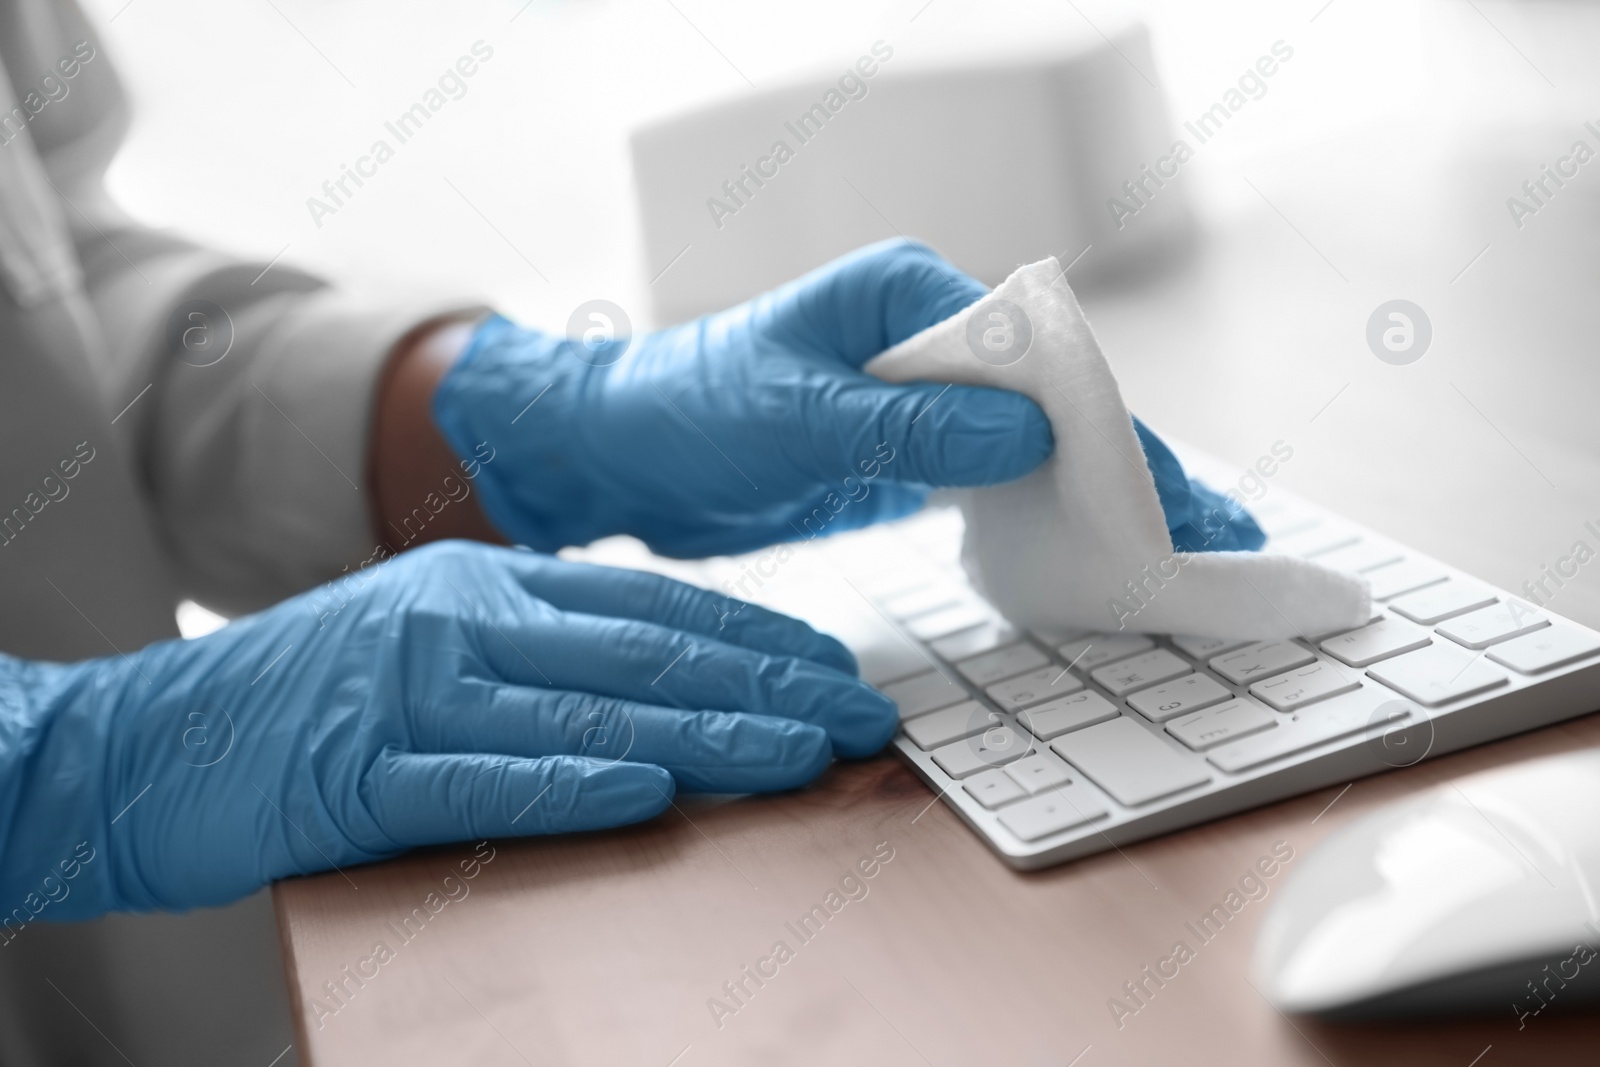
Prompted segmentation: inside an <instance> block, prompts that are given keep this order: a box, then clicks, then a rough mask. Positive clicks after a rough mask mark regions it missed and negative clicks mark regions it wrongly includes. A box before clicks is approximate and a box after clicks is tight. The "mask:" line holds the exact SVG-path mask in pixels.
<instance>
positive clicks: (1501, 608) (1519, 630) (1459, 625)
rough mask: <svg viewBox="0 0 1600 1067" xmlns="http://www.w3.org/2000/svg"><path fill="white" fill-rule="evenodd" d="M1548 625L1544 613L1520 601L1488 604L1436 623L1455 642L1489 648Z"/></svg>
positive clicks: (1441, 631) (1440, 630)
mask: <svg viewBox="0 0 1600 1067" xmlns="http://www.w3.org/2000/svg"><path fill="white" fill-rule="evenodd" d="M1549 625H1550V619H1549V617H1548V616H1547V615H1545V613H1544V612H1542V611H1538V610H1536V609H1534V608H1532V607H1529V606H1528V605H1527V604H1524V603H1523V602H1522V601H1520V600H1507V601H1502V602H1501V603H1499V604H1491V605H1490V606H1489V607H1486V608H1479V609H1478V610H1477V611H1469V612H1467V613H1466V614H1465V615H1457V616H1456V617H1455V618H1453V619H1451V620H1449V621H1448V622H1442V623H1440V624H1439V632H1440V633H1441V634H1443V635H1444V636H1446V637H1448V638H1449V639H1450V640H1452V641H1454V642H1456V644H1458V645H1466V646H1467V647H1468V648H1488V647H1489V646H1490V645H1494V644H1498V643H1500V642H1501V641H1509V640H1510V639H1511V638H1513V637H1521V636H1522V635H1523V634H1530V633H1532V632H1533V631H1535V630H1542V629H1544V628H1545V627H1546V626H1549Z"/></svg>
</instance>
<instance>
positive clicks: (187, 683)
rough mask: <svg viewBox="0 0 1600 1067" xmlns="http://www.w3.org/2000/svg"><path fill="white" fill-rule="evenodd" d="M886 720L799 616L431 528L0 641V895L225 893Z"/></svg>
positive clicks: (736, 779) (589, 807)
mask: <svg viewBox="0 0 1600 1067" xmlns="http://www.w3.org/2000/svg"><path fill="white" fill-rule="evenodd" d="M896 722H897V717H896V714H895V710H894V705H893V704H892V703H891V702H890V701H889V699H888V698H887V697H885V696H883V695H882V694H880V693H878V692H876V691H874V690H872V689H870V688H868V687H867V686H866V685H865V684H863V683H862V682H860V681H859V680H857V679H856V677H855V661H854V659H853V658H852V657H851V655H850V653H849V652H848V651H846V650H845V648H844V647H843V646H842V645H840V644H839V643H838V642H837V641H835V640H834V639H833V638H831V637H825V636H823V635H821V634H819V633H817V632H816V631H814V630H812V629H811V628H810V627H809V626H807V625H805V624H804V623H802V622H798V621H796V620H794V619H789V618H786V617H784V616H781V615H777V614H775V613H773V612H769V611H765V610H763V609H761V608H759V607H755V606H754V605H748V604H742V603H740V602H739V601H731V600H728V599H726V598H724V597H721V596H717V595H715V594H712V593H708V592H706V591H705V590H702V589H695V588H692V587H689V586H686V585H682V584H680V583H677V582H672V581H668V580H666V579H664V578H660V577H658V576H656V575H653V574H645V573H642V572H637V571H625V570H614V569H611V568H606V567H592V566H587V565H583V564H576V563H569V562H565V561H562V560H559V559H553V558H551V557H548V556H541V555H538V554H536V553H533V552H527V551H523V550H517V549H509V548H496V547H491V546H488V545H479V544H470V543H467V542H462V541H445V542H440V543H439V544H436V545H429V546H427V547H424V548H419V549H416V550H415V551H412V552H407V553H405V554H404V555H402V556H400V557H398V558H396V559H393V560H391V561H389V562H385V563H383V564H381V565H378V566H376V567H367V568H364V569H363V570H361V571H359V572H357V573H355V574H352V575H349V576H347V577H345V578H344V579H342V580H341V581H340V582H339V583H338V584H337V585H334V586H330V587H326V588H323V589H316V590H312V591H311V592H309V593H306V594H303V595H301V596H298V597H295V598H293V599H290V600H286V601H284V602H283V603H281V604H279V605H277V606H276V607H273V608H271V609H269V610H267V611H264V612H262V613H260V614H258V615H253V616H250V617H249V618H245V619H240V620H237V621H235V622H233V623H232V624H230V625H228V626H227V627H224V628H223V629H222V630H219V631H217V632H216V633H213V634H209V635H207V636H205V637H201V638H196V639H195V640H192V641H165V642H160V643H157V644H154V645H151V646H149V647H148V648H143V649H140V650H138V651H136V652H131V653H129V654H128V655H125V656H113V657H108V658H105V659H99V660H89V661H87V662H84V663H70V664H57V663H30V662H24V661H20V660H15V659H12V658H11V657H9V656H0V901H3V902H4V904H3V906H4V907H6V908H10V907H12V906H13V905H16V906H19V907H23V908H25V909H26V912H25V913H24V914H27V913H32V914H36V915H39V916H40V918H41V919H46V920H50V919H54V920H67V919H81V918H87V917H90V916H93V915H97V914H99V913H101V912H104V911H110V910H130V909H131V910H142V909H148V908H187V907H195V906H198V905H208V904H220V903H224V902H226V901H229V900H232V899H234V898H236V897H239V896H242V895H243V894H245V893H248V892H250V891H251V890H253V889H255V888H257V887H258V886H261V885H264V884H266V883H267V882H269V881H272V880H273V879H276V878H283V877H286V876H288V875H292V874H303V873H306V872H310V871H319V870H326V869H328V868H331V867H338V868H347V867H349V866H351V865H353V864H358V863H365V862H368V861H371V860H375V859H379V858H382V857H385V856H391V855H394V854H395V853H397V852H401V851H403V850H405V849H407V848H411V847H413V846H417V845H425V844H434V843H439V842H446V841H458V840H476V839H478V838H483V837H509V836H511V835H515V834H540V833H559V832H565V831H571V830H585V829H593V828H597V827H605V826H617V825H621V824H623V823H629V822H636V821H638V820H640V819H647V818H650V817H651V816H653V815H656V814H657V813H659V812H661V811H662V810H664V809H665V808H666V807H667V806H668V804H670V803H671V801H672V796H673V791H674V789H675V787H677V786H682V787H683V788H685V789H691V790H696V791H702V792H723V793H740V792H756V791H766V790H776V789H791V788H794V787H796V786H799V785H802V784H804V783H805V782H808V781H810V780H811V779H812V778H814V777H815V776H816V775H818V774H820V773H821V772H822V770H823V769H824V768H825V767H826V766H827V765H828V763H829V761H830V760H831V759H832V758H833V756H834V755H835V754H837V755H841V756H865V755H869V754H870V753H872V752H875V751H877V750H878V749H879V748H880V747H882V746H883V744H884V743H885V742H886V741H888V739H889V737H890V735H891V734H893V733H894V730H895V725H896ZM80 846H81V847H80ZM347 877H351V878H352V879H353V880H354V881H356V882H357V883H359V881H360V877H361V876H360V875H359V874H348V873H347ZM0 916H6V913H4V912H0ZM14 935H15V924H13V925H12V927H0V947H3V942H4V941H5V940H9V938H10V936H14ZM23 936H25V934H24V935H23Z"/></svg>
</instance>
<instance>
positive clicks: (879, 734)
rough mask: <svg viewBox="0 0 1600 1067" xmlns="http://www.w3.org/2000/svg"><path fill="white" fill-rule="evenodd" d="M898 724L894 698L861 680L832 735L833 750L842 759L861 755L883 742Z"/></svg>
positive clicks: (889, 736)
mask: <svg viewBox="0 0 1600 1067" xmlns="http://www.w3.org/2000/svg"><path fill="white" fill-rule="evenodd" d="M899 726H900V710H899V708H897V707H896V706H895V703H894V701H892V700H890V699H889V698H888V697H886V696H884V695H883V694H882V693H880V692H878V691H877V690H876V689H873V688H871V687H870V686H868V685H866V684H864V683H863V684H862V686H861V692H860V694H859V695H857V696H856V697H855V699H854V700H853V701H852V707H851V708H850V714H849V715H848V716H847V717H846V719H845V721H844V722H843V723H842V724H841V726H840V728H839V730H838V732H837V735H836V736H835V738H834V742H833V747H834V751H835V752H837V753H838V754H839V755H840V756H842V757H843V758H845V759H865V758H866V757H867V756H871V755H873V754H875V753H877V752H878V751H879V750H881V749H882V748H883V746H884V745H887V744H888V743H889V739H890V738H891V737H893V736H894V732H895V730H897V729H898V728H899Z"/></svg>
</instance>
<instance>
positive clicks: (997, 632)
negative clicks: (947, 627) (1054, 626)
mask: <svg viewBox="0 0 1600 1067" xmlns="http://www.w3.org/2000/svg"><path fill="white" fill-rule="evenodd" d="M1016 639H1017V631H1016V630H1015V629H1013V628H1012V626H1011V624H1010V623H1009V622H1006V621H1005V620H1004V619H993V618H992V619H990V620H989V621H987V622H982V623H979V624H978V625H977V626H974V627H972V628H970V629H967V630H962V631H960V632H959V633H953V634H951V635H950V636H949V637H941V638H939V639H938V640H937V641H930V642H928V647H929V648H931V649H933V650H934V652H936V653H937V654H938V655H940V656H942V657H943V658H945V659H947V660H949V661H950V662H951V663H954V662H955V661H956V660H958V659H967V658H968V657H970V656H976V655H979V654H981V653H984V652H990V651H992V650H994V649H997V648H999V647H1000V646H1001V645H1009V644H1011V642H1013V641H1015V640H1016Z"/></svg>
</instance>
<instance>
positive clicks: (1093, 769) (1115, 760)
mask: <svg viewBox="0 0 1600 1067" xmlns="http://www.w3.org/2000/svg"><path fill="white" fill-rule="evenodd" d="M1050 747H1051V748H1053V749H1055V750H1056V753H1057V754H1058V755H1060V756H1061V758H1062V759H1064V760H1066V761H1067V762H1068V763H1070V764H1072V765H1073V766H1074V767H1076V768H1078V770H1080V771H1082V772H1083V773H1084V775H1085V776H1086V777H1088V778H1089V780H1090V781H1092V782H1094V783H1095V784H1096V785H1098V786H1099V787H1100V788H1101V789H1104V790H1105V791H1106V792H1107V793H1110V794H1111V795H1112V796H1113V797H1115V798H1116V799H1117V800H1118V801H1120V802H1121V803H1123V804H1126V805H1128V806H1129V807H1133V806H1136V805H1139V804H1147V803H1149V802H1150V801H1152V800H1155V799H1156V798H1157V797H1164V796H1167V795H1169V794H1171V793H1176V792H1179V791H1180V790H1184V789H1191V788H1193V787H1194V786H1197V785H1203V784H1205V783H1206V782H1209V781H1210V780H1211V772H1210V771H1208V770H1207V769H1206V765H1205V763H1204V762H1202V761H1200V760H1198V759H1196V758H1195V757H1193V756H1189V755H1186V754H1184V753H1182V752H1179V751H1177V750H1175V749H1173V748H1172V747H1171V746H1169V745H1167V744H1166V743H1165V742H1163V741H1162V740H1161V739H1160V738H1159V737H1157V736H1155V735H1154V734H1152V733H1151V732H1150V731H1149V730H1146V729H1145V728H1144V727H1143V726H1140V725H1139V724H1138V723H1136V722H1134V721H1133V720H1132V719H1130V718H1127V717H1126V716H1121V717H1118V718H1115V719H1112V720H1110V721H1109V722H1103V723H1100V724H1099V725H1098V726H1090V727H1087V728H1086V729H1083V730H1077V731H1075V732H1073V733H1070V734H1067V735H1066V736H1065V737H1061V738H1058V739H1056V740H1055V741H1052V742H1051V744H1050Z"/></svg>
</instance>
